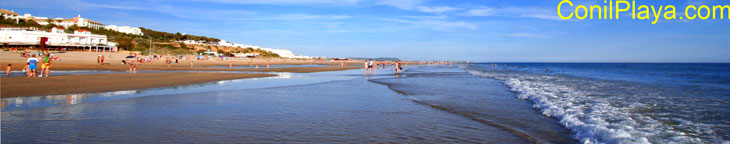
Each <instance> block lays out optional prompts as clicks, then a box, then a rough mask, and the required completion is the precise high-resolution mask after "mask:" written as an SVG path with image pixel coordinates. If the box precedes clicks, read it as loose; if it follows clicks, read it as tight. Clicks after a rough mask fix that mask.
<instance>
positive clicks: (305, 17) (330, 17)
mask: <svg viewBox="0 0 730 144" xmlns="http://www.w3.org/2000/svg"><path fill="white" fill-rule="evenodd" d="M349 18H352V16H348V15H314V14H302V13H300V14H280V15H274V16H265V17H257V18H246V19H247V20H338V19H349Z"/></svg>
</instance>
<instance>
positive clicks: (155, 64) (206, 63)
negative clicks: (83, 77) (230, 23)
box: [0, 51, 364, 72]
mask: <svg viewBox="0 0 730 144" xmlns="http://www.w3.org/2000/svg"><path fill="white" fill-rule="evenodd" d="M53 53H54V57H59V60H56V61H53V64H52V66H51V67H52V68H51V70H112V71H126V70H128V66H126V65H123V64H122V60H125V57H126V56H129V55H130V53H129V52H112V53H109V52H104V53H101V52H63V53H59V52H53ZM100 54H102V55H104V57H105V58H104V63H103V64H98V63H96V59H97V57H98V56H99V55H100ZM110 54H111V57H109V55H110ZM0 57H1V58H0V65H1V66H2V68H3V70H5V67H6V66H7V65H8V64H12V66H11V69H12V70H13V71H19V70H22V69H23V67H24V66H25V63H26V60H27V58H23V57H20V53H19V52H17V53H12V52H8V51H2V52H0ZM187 57H193V56H191V55H189V56H187ZM192 59H193V60H192V61H193V67H190V61H187V60H185V58H183V59H179V63H177V64H174V63H173V64H171V65H170V66H169V67H168V66H167V65H166V64H165V59H159V60H153V61H151V62H145V63H143V64H141V65H139V66H138V67H137V70H138V71H147V70H169V71H258V72H320V71H338V70H348V69H358V68H362V67H343V66H341V64H343V62H344V63H345V64H346V65H348V66H362V64H363V63H364V62H363V61H353V60H350V61H313V60H296V59H283V58H271V59H265V58H251V59H249V58H228V59H227V60H216V59H209V60H195V59H194V58H192ZM173 60H174V59H173ZM249 60H251V64H249V63H248V62H249ZM267 62H268V63H269V64H270V65H272V66H275V65H303V66H304V65H310V64H311V65H320V66H319V67H306V68H304V67H296V68H266V64H267ZM231 64H232V66H233V67H240V66H252V65H253V66H256V65H258V66H259V68H258V69H257V68H235V69H234V68H227V67H228V66H229V65H231ZM221 67H224V68H221Z"/></svg>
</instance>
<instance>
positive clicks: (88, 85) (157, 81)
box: [0, 72, 274, 98]
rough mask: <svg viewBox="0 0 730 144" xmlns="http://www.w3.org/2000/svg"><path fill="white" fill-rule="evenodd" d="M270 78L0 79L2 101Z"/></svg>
mask: <svg viewBox="0 0 730 144" xmlns="http://www.w3.org/2000/svg"><path fill="white" fill-rule="evenodd" d="M267 76H274V75H273V74H237V73H227V74H220V73H182V72H181V73H138V74H89V75H64V76H52V77H45V78H27V77H6V78H2V80H0V81H1V83H2V85H0V91H2V92H1V93H0V95H2V98H9V97H22V96H36V95H54V94H71V93H90V92H106V91H117V90H133V89H144V88H154V87H165V86H175V85H183V84H194V83H203V82H211V81H219V80H228V79H242V78H254V77H267Z"/></svg>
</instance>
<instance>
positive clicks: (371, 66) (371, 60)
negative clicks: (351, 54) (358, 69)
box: [368, 59, 373, 71]
mask: <svg viewBox="0 0 730 144" xmlns="http://www.w3.org/2000/svg"><path fill="white" fill-rule="evenodd" d="M368 70H370V71H372V70H373V59H369V60H368Z"/></svg>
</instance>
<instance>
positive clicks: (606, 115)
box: [0, 63, 730, 144]
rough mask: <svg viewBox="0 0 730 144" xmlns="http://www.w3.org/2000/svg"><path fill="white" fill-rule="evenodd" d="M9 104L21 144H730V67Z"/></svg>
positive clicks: (448, 77)
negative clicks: (115, 143)
mask: <svg viewBox="0 0 730 144" xmlns="http://www.w3.org/2000/svg"><path fill="white" fill-rule="evenodd" d="M276 74H278V75H280V76H277V77H271V78H256V79H242V80H229V81H220V82H211V83H204V84H194V85H184V86H174V87H163V88H151V89H141V90H132V91H119V92H105V93H85V94H70V95H53V96H36V97H23V98H3V99H2V115H1V119H0V121H1V122H2V125H0V126H1V127H2V133H1V135H2V140H3V141H5V142H9V143H59V142H61V143H89V142H90V143H114V142H117V143H561V144H562V143H596V144H597V143H729V142H730V141H729V140H730V136H729V135H730V116H729V115H730V64H727V63H722V64H688V63H676V64H673V63H646V64H644V63H498V64H494V63H464V64H453V65H449V64H442V65H411V66H408V67H405V72H404V73H403V74H395V73H394V71H393V68H392V67H378V70H376V71H375V72H372V73H370V72H364V71H363V70H347V71H337V72H322V73H276Z"/></svg>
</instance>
